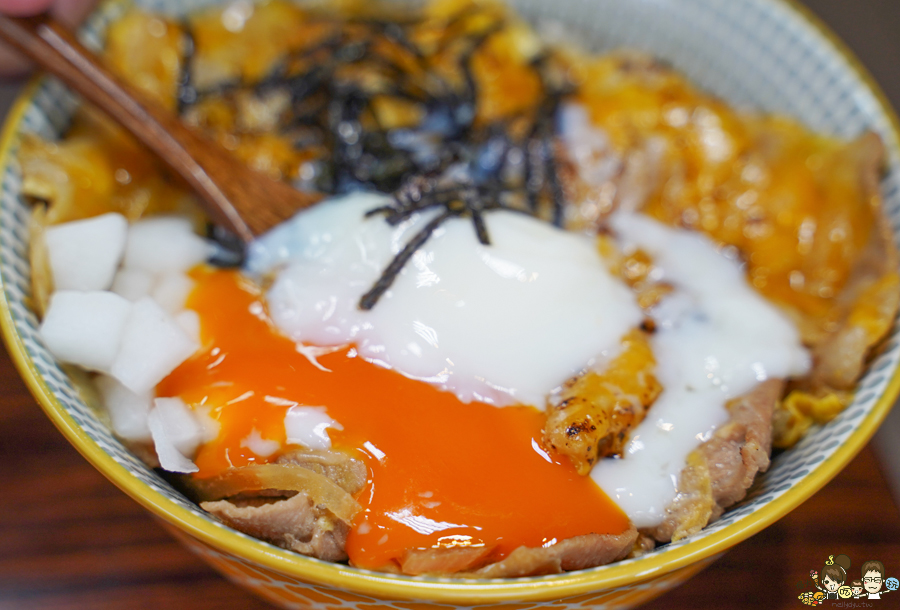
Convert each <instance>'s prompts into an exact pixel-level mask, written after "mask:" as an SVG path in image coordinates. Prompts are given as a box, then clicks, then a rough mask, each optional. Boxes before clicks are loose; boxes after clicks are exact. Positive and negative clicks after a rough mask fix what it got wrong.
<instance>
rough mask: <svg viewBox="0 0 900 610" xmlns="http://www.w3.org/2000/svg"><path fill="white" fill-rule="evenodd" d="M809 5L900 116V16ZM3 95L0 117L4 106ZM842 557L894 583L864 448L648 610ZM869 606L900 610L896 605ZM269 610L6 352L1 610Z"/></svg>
mask: <svg viewBox="0 0 900 610" xmlns="http://www.w3.org/2000/svg"><path fill="white" fill-rule="evenodd" d="M806 3H807V4H808V5H809V6H810V8H811V9H812V10H813V11H815V12H817V13H819V15H820V16H822V17H823V18H824V19H825V20H826V21H827V22H829V23H830V25H831V26H832V27H833V28H835V29H836V30H837V31H838V32H839V34H840V35H841V36H842V37H844V39H845V40H847V42H848V43H849V44H850V46H851V47H852V48H853V49H854V50H855V51H856V52H857V53H858V54H859V55H860V56H861V58H862V59H863V62H864V63H866V64H867V65H868V66H869V68H870V69H871V70H872V71H873V72H874V73H875V76H876V78H878V80H880V81H881V83H882V85H883V86H884V88H885V90H886V92H887V93H888V96H889V97H890V98H892V100H893V102H894V104H895V106H897V105H898V102H900V67H898V64H897V59H898V57H900V37H898V36H897V34H896V33H897V32H898V31H900V2H898V1H897V0H807V1H806ZM3 87H4V86H2V85H0V106H2V105H3V102H2V97H4V95H5V96H7V97H8V95H9V93H10V88H9V85H6V89H5V90H4V88H3ZM0 112H2V111H0ZM897 443H898V444H900V438H898V439H897ZM841 553H843V554H846V555H848V556H850V558H851V559H852V561H853V566H852V567H851V570H850V574H851V576H852V577H855V575H856V574H858V566H859V565H860V564H861V563H862V562H863V561H866V560H868V559H878V560H880V561H882V562H883V563H884V564H885V566H887V571H888V574H887V575H888V576H895V577H900V511H898V509H897V506H896V505H895V504H894V502H893V501H892V497H891V495H890V491H889V489H888V486H887V484H886V481H885V478H884V477H883V475H882V472H881V471H880V469H879V465H878V462H877V461H876V459H875V457H874V454H873V452H872V451H871V449H869V448H866V449H865V450H863V452H862V453H861V454H860V455H859V456H858V457H857V458H856V459H855V460H854V461H853V462H852V463H851V464H850V465H849V466H848V467H847V468H846V469H845V470H844V471H843V472H842V473H841V474H840V475H839V476H838V477H837V478H836V479H834V480H833V481H832V482H831V483H830V484H829V485H827V486H826V487H825V488H824V489H822V490H821V491H820V492H819V493H818V494H816V495H815V496H814V497H813V498H812V499H810V500H809V501H808V502H806V503H805V504H803V505H802V506H801V507H800V508H798V509H797V510H795V511H794V512H793V513H791V514H790V515H788V516H786V517H785V518H783V519H782V520H781V521H779V522H778V523H776V524H775V525H773V526H771V527H769V528H767V529H766V530H765V531H763V532H762V533H760V534H757V535H756V536H755V537H753V538H751V539H750V540H748V541H746V542H744V543H742V544H740V545H738V546H737V547H736V548H734V549H733V550H731V551H730V552H729V553H727V554H726V555H725V556H724V557H723V558H722V559H720V560H719V561H718V562H716V563H715V564H713V566H712V567H710V568H708V569H707V570H705V571H704V572H703V573H701V574H700V575H698V576H696V577H695V578H693V579H692V580H690V581H689V582H688V583H686V584H685V585H683V586H681V587H680V588H678V589H676V590H675V591H673V592H672V593H670V594H668V595H666V596H664V597H663V598H662V599H660V600H657V601H655V602H652V603H651V604H649V607H653V608H660V609H680V608H685V609H687V608H691V609H694V608H703V607H719V608H801V607H804V606H802V605H801V604H800V602H799V601H798V600H797V596H798V595H799V594H800V593H801V592H802V591H808V590H811V588H812V583H811V581H810V580H809V577H808V575H809V571H810V570H814V569H815V570H821V569H822V566H823V562H824V560H825V559H826V558H827V556H828V555H837V554H841ZM894 597H896V598H898V599H893V598H894ZM873 604H874V606H878V607H882V606H883V607H885V608H892V607H894V608H896V607H900V591H898V592H897V593H896V594H893V595H888V596H886V598H885V599H883V600H881V601H878V602H873ZM874 606H873V607H874ZM266 608H270V606H269V605H267V604H265V603H264V602H262V601H259V600H257V599H256V598H254V597H252V596H251V595H250V594H248V593H246V592H244V591H243V590H241V589H239V588H237V587H235V586H233V585H231V584H230V583H229V582H227V581H226V580H224V579H222V578H221V577H219V576H218V575H217V574H216V573H215V572H214V571H213V570H212V569H210V568H208V567H206V565H205V564H204V563H202V562H201V561H200V560H199V559H198V558H196V557H194V556H193V555H192V554H190V553H189V552H188V551H186V550H184V549H183V548H182V547H181V546H179V545H178V544H177V543H175V542H174V541H173V540H172V539H171V538H170V537H169V535H168V534H167V533H166V532H165V531H164V530H163V529H162V528H161V527H160V526H159V525H158V523H157V522H156V521H154V519H152V518H151V517H150V516H149V515H148V513H146V512H145V511H144V510H143V509H141V508H140V507H139V506H138V505H137V504H136V503H135V502H133V501H132V500H131V499H130V498H128V497H127V496H125V494H123V493H122V492H120V491H119V490H118V489H116V488H115V487H114V486H113V485H112V484H111V483H109V482H108V481H106V480H105V479H104V478H103V477H102V476H101V475H100V474H98V473H97V472H96V471H95V470H94V469H93V468H92V467H91V466H90V465H88V463H87V462H86V461H85V460H84V459H83V458H82V457H81V456H80V455H78V453H77V452H76V451H75V450H74V449H73V448H72V447H71V446H70V445H69V444H68V443H67V442H66V441H65V440H64V439H63V437H62V436H61V435H60V434H59V433H58V432H57V431H56V430H55V429H54V428H53V426H52V424H51V423H50V422H49V420H48V419H47V418H46V417H45V416H44V415H43V413H42V412H41V410H40V408H39V407H38V406H37V404H36V403H35V401H34V399H33V398H32V397H31V395H30V394H29V393H28V391H27V389H26V388H25V386H24V384H23V383H22V382H21V380H20V379H19V377H18V374H17V373H16V371H15V370H14V368H13V366H12V365H11V363H10V361H9V359H8V357H7V356H6V353H5V352H4V351H2V350H0V610H51V609H52V610H132V609H134V610H141V609H148V610H151V609H152V610H160V609H165V610H263V609H266Z"/></svg>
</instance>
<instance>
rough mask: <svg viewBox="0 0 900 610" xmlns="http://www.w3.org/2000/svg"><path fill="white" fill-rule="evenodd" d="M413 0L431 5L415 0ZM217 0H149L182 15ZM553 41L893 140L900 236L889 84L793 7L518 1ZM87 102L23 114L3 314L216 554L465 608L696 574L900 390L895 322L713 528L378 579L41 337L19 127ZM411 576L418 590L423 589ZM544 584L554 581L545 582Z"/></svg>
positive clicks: (129, 486) (30, 101)
mask: <svg viewBox="0 0 900 610" xmlns="http://www.w3.org/2000/svg"><path fill="white" fill-rule="evenodd" d="M400 1H402V2H403V3H404V4H410V5H413V4H419V3H418V2H410V1H409V0H400ZM216 3H217V2H214V1H212V0H135V2H134V4H136V5H138V6H141V7H144V8H147V9H150V10H154V11H162V12H165V13H169V14H173V15H180V14H184V13H185V12H187V11H190V10H195V9H196V8H199V7H201V6H207V5H210V4H216ZM512 4H513V5H515V7H516V8H517V9H518V10H519V11H520V12H521V13H522V14H523V15H525V16H526V17H527V18H528V19H529V20H531V21H533V22H534V23H536V24H538V27H539V28H540V29H541V30H543V31H545V32H546V34H547V36H549V37H551V38H553V37H559V39H561V40H568V41H571V40H573V39H576V40H580V41H581V42H582V43H583V44H584V45H586V46H588V47H589V48H591V49H594V50H599V51H602V50H608V49H612V48H616V47H623V46H624V47H630V48H637V49H640V50H644V51H647V52H650V53H652V54H653V55H655V56H657V57H660V58H663V59H665V60H666V61H668V62H670V63H672V64H673V65H674V66H675V67H676V68H678V69H679V70H681V71H682V72H684V73H685V74H687V75H688V76H689V77H690V78H691V79H692V80H693V81H694V82H695V83H697V84H698V85H700V86H701V87H702V88H704V89H706V90H708V91H711V92H713V93H715V94H717V95H719V96H721V97H723V98H725V99H727V100H728V101H730V102H731V103H733V104H737V105H742V106H747V107H751V108H756V109H762V110H765V111H769V112H779V113H784V114H788V115H791V116H793V117H795V118H798V119H800V120H801V121H803V122H804V123H806V124H807V125H809V126H810V127H811V128H813V129H815V130H817V131H821V132H825V133H831V134H835V135H839V136H842V137H853V136H856V135H859V134H860V133H862V132H864V131H866V130H872V131H875V132H876V133H878V134H879V135H880V136H881V138H882V140H883V141H884V142H885V144H886V147H887V151H888V158H887V162H888V167H887V172H886V174H885V177H884V179H883V182H882V191H883V196H884V205H885V210H886V213H887V215H888V216H889V218H890V221H891V225H892V226H893V227H895V228H894V234H895V240H896V241H900V237H898V235H900V233H898V229H897V228H896V227H897V226H898V225H900V188H898V187H900V182H898V181H900V144H898V135H897V131H896V129H895V127H894V125H895V122H894V117H893V114H892V112H891V110H890V109H889V108H888V107H887V105H886V103H885V102H884V101H883V100H884V98H883V96H881V94H880V93H879V91H878V89H877V86H876V85H874V83H873V82H872V81H871V79H870V78H869V77H868V76H867V75H866V74H865V73H863V72H861V71H860V69H859V67H858V66H857V65H856V63H855V60H853V59H852V57H850V56H849V55H847V54H846V52H844V51H842V50H841V48H839V46H836V45H835V43H834V42H833V41H832V40H830V39H829V36H828V35H827V34H825V33H823V32H822V31H821V30H820V29H819V28H818V27H817V26H816V25H815V24H814V23H812V22H811V21H809V20H808V19H807V18H805V17H804V16H803V15H802V14H801V13H800V12H798V10H797V9H795V8H793V7H792V6H791V5H789V4H787V3H785V2H781V1H778V0H730V1H729V2H721V1H720V0H631V1H629V2H622V1H621V0H570V1H564V0H556V1H555V2H544V1H542V0H514V1H513V2H512ZM126 7H127V3H126V2H121V1H112V2H107V3H105V4H103V5H102V6H101V8H100V9H98V11H97V12H96V13H95V14H94V15H93V16H92V18H91V19H90V20H89V22H88V24H87V25H86V26H85V28H84V30H83V35H84V37H85V40H86V42H87V43H88V44H89V45H92V46H98V45H99V44H100V41H101V40H102V32H103V31H104V29H105V26H106V24H108V23H109V21H110V20H112V19H115V18H116V17H117V16H119V15H121V14H122V12H123V11H124V10H125V9H126ZM76 103H77V102H76V100H75V99H74V98H73V97H72V96H71V95H70V94H69V93H68V92H66V90H65V89H64V88H63V87H62V86H60V85H59V83H58V82H56V81H54V80H52V79H42V80H40V81H37V82H35V83H33V85H32V86H31V87H30V88H29V90H28V91H27V92H26V94H25V95H24V96H23V99H22V100H21V101H20V103H19V105H18V106H17V108H16V110H15V111H14V112H13V114H12V115H11V117H10V119H9V121H8V123H7V127H6V131H5V134H4V139H3V143H2V157H0V171H2V176H3V182H2V190H0V282H2V287H3V290H2V302H0V323H2V326H3V330H4V335H5V339H6V341H7V345H8V347H9V350H10V353H11V354H12V356H13V358H14V360H15V361H16V363H17V365H18V366H19V368H20V370H21V371H22V373H23V376H24V377H25V378H26V381H27V382H28V383H29V385H30V387H31V388H32V390H33V391H34V392H35V395H36V396H37V397H38V399H39V401H40V402H41V404H42V406H43V408H44V409H45V410H46V411H47V413H48V415H49V416H50V417H51V419H53V421H54V423H56V425H57V426H58V427H60V429H61V430H62V431H63V432H64V433H65V434H66V436H67V437H68V438H69V439H70V441H72V443H73V444H74V445H75V446H76V448H78V449H79V451H81V452H82V453H83V454H84V455H85V456H86V457H87V458H88V459H89V460H90V461H91V462H93V463H94V465H95V466H97V467H98V468H99V469H100V470H101V471H102V472H103V473H104V474H105V475H106V476H107V477H109V478H110V479H111V480H113V482H114V483H116V484H117V485H119V486H120V487H121V488H122V489H123V490H125V491H126V492H127V493H129V494H130V495H132V496H133V497H135V499H137V500H138V501H139V502H141V503H142V504H143V505H144V506H146V507H147V508H148V509H150V510H151V511H153V512H154V513H156V514H157V515H159V516H161V517H162V518H164V519H165V520H167V521H168V522H170V523H172V524H173V525H175V526H177V527H179V528H182V529H183V530H185V531H186V532H188V533H190V534H192V535H194V536H196V537H197V538H200V539H201V540H203V541H205V542H207V543H208V544H211V545H212V546H214V547H217V548H220V549H222V550H226V551H228V552H231V553H235V554H238V555H239V556H242V557H245V558H247V559H249V560H251V561H255V562H257V563H261V564H263V565H265V566H268V567H271V568H274V569H277V570H281V571H283V572H285V573H288V574H292V575H295V576H297V577H300V578H303V579H306V580H315V581H318V582H322V583H325V584H329V583H330V584H339V585H340V586H341V587H343V588H347V589H351V590H358V591H366V592H372V593H377V594H380V595H385V596H395V597H405V598H419V599H436V598H441V599H446V600H448V601H450V600H454V601H464V600H465V599H467V598H470V599H471V598H472V597H471V596H473V595H478V596H480V597H479V599H482V600H484V599H486V597H485V596H488V597H495V598H496V599H500V598H504V599H507V598H508V599H512V598H519V599H524V598H531V599H537V598H546V599H549V598H553V597H559V596H560V595H562V594H564V593H572V594H574V593H578V592H580V591H586V590H588V589H589V588H593V589H598V588H602V587H604V586H616V585H620V584H623V583H626V582H634V581H637V580H640V579H642V578H646V577H648V576H649V575H650V574H654V573H660V572H666V571H669V570H673V569H676V568H679V567H683V566H685V565H688V564H690V563H693V562H695V561H698V560H699V559H702V558H705V557H709V556H711V555H713V554H715V553H717V552H720V551H722V550H724V549H725V548H727V547H728V546H731V545H732V544H734V543H736V542H737V541H739V540H742V539H744V538H746V537H748V536H750V535H752V534H753V533H755V532H756V531H759V530H760V529H762V528H763V527H765V526H766V525H767V524H769V523H771V522H773V521H774V520H776V519H777V518H779V517H780V516H782V515H783V514H785V513H787V512H789V511H790V510H791V509H792V508H794V507H795V506H796V505H797V504H799V503H800V502H802V501H803V500H804V499H806V498H807V497H809V496H810V495H811V494H812V493H814V492H815V491H816V490H817V489H818V488H819V487H821V486H822V485H824V484H825V483H826V482H827V481H828V480H829V479H830V478H831V477H833V476H834V475H835V474H836V473H837V472H838V471H839V470H840V468H841V467H843V465H844V464H846V462H847V461H849V460H850V459H851V458H852V457H853V455H855V453H856V452H857V451H858V450H859V449H860V448H861V447H862V446H863V445H864V444H865V442H866V441H867V440H868V438H869V437H870V436H871V434H872V433H873V432H874V430H875V428H876V427H877V425H878V424H879V423H880V421H881V419H882V418H883V417H884V416H885V415H886V413H887V411H888V410H889V408H890V406H891V405H892V403H893V400H894V398H895V396H896V394H897V390H898V385H900V379H898V374H897V365H898V359H900V340H898V338H897V332H898V331H897V329H896V328H895V329H894V330H893V331H892V333H891V335H890V336H889V337H888V339H887V340H886V342H885V344H884V345H883V347H882V348H881V350H880V352H879V355H878V356H877V357H876V358H875V360H874V361H873V363H872V364H871V366H870V368H869V370H868V372H867V373H866V375H865V377H864V378H863V379H862V381H861V382H860V384H859V386H858V391H857V394H856V397H855V399H854V401H853V404H852V405H851V406H850V407H848V408H847V409H846V411H844V412H843V413H842V414H841V415H840V416H839V417H838V418H836V419H835V420H834V421H832V422H831V423H829V424H828V425H826V426H823V427H818V428H814V429H812V430H811V431H810V433H809V434H807V436H806V437H805V438H804V439H803V440H802V441H801V442H800V443H799V444H798V445H797V446H796V447H794V448H793V449H791V450H790V451H787V452H784V453H782V454H781V455H778V456H777V457H776V458H775V459H774V461H773V464H772V467H771V469H770V470H769V472H768V473H767V474H766V475H764V476H762V477H760V479H759V480H758V481H757V483H756V485H755V486H754V487H753V489H752V490H751V493H750V494H749V495H748V497H747V499H746V500H745V501H744V502H742V503H741V504H739V505H738V506H737V507H735V508H734V509H732V510H731V511H729V512H728V513H726V514H725V516H724V517H723V518H722V519H721V520H719V521H718V522H716V523H715V524H713V525H711V526H709V527H707V528H706V529H705V530H703V531H702V532H700V533H699V534H697V535H695V536H692V537H690V538H687V539H684V540H682V541H679V542H676V543H672V544H669V545H666V546H664V547H661V548H658V549H657V550H655V551H654V552H652V553H650V554H649V555H647V556H645V557H642V558H640V559H636V560H628V561H624V562H619V563H617V564H614V565H610V566H604V567H601V568H595V569H592V570H586V571H583V572H579V573H572V574H564V575H559V576H549V577H536V578H529V579H518V580H513V581H500V582H493V583H491V582H486V581H483V582H476V583H459V582H453V581H444V580H442V579H434V578H423V577H418V578H410V577H395V576H385V575H378V574H372V573H367V572H365V571H363V570H355V569H351V568H347V567H346V566H337V565H333V564H328V563H325V562H320V561H317V560H314V559H309V558H304V557H300V556H297V555H294V554H292V553H289V552H287V551H283V550H281V549H278V548H276V547H274V546H271V545H268V544H266V543H264V542H260V541H257V540H255V539H252V538H250V537H248V536H245V535H244V534H241V533H239V532H235V531H233V530H230V529H229V528H227V527H225V526H224V525H222V524H221V523H219V522H218V521H217V520H215V519H214V518H212V517H210V516H208V515H206V514H205V513H203V512H202V511H200V510H199V509H198V508H197V507H196V506H195V505H194V504H192V503H191V502H189V501H187V500H186V499H185V498H184V497H183V496H181V495H180V494H179V493H177V492H175V491H174V490H173V489H172V488H171V487H170V486H169V485H168V484H167V483H166V482H165V481H163V480H162V479H161V478H160V477H159V476H158V475H157V474H156V473H154V472H153V471H152V470H150V469H148V468H147V467H146V466H145V465H144V464H143V463H142V462H141V461H140V460H138V459H137V458H135V457H134V456H133V455H132V454H131V453H129V452H128V451H127V450H126V449H125V448H124V447H123V446H122V445H121V444H120V443H119V442H118V441H117V440H116V439H115V438H114V437H113V436H112V435H111V434H110V432H109V429H108V427H107V426H106V424H105V423H104V421H103V419H102V416H98V414H97V411H96V410H95V408H94V407H95V406H96V405H95V404H94V403H93V401H92V400H91V398H90V393H89V392H86V391H85V390H84V387H83V385H82V384H80V383H79V382H77V381H76V380H75V379H74V378H73V377H72V376H70V375H69V374H67V372H66V371H65V370H63V369H62V368H60V367H59V366H58V365H57V364H56V363H55V362H54V360H53V358H52V357H51V356H50V354H49V353H48V352H47V350H46V349H45V348H44V346H43V345H42V344H41V341H40V339H39V337H38V335H37V332H36V329H37V325H38V321H37V318H36V317H35V315H34V313H33V312H32V311H31V309H30V307H29V299H30V292H31V289H30V270H29V265H28V249H27V234H28V231H27V225H28V208H27V205H26V204H25V203H24V202H23V201H22V200H21V199H20V197H19V192H20V186H21V175H20V172H19V169H18V167H17V164H16V162H15V152H16V149H17V146H18V138H19V134H20V133H22V132H36V133H38V134H40V135H42V136H44V137H47V138H56V137H59V136H61V135H62V134H63V133H64V132H65V128H66V125H67V123H68V120H69V117H70V115H71V112H72V110H73V109H74V107H75V105H76ZM410 583H414V586H412V587H410V586H409V585H410ZM536 583H541V584H542V586H541V587H535V586H534V585H535V584H536Z"/></svg>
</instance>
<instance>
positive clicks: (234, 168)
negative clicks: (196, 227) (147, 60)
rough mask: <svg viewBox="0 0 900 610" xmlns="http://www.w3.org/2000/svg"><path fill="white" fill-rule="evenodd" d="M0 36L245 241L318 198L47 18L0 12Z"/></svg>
mask: <svg viewBox="0 0 900 610" xmlns="http://www.w3.org/2000/svg"><path fill="white" fill-rule="evenodd" d="M0 38H2V39H3V40H5V41H6V42H8V43H10V44H11V45H13V46H14V47H16V48H17V49H18V50H20V51H21V52H22V53H23V54H25V55H26V56H28V57H29V58H30V59H32V60H33V61H35V62H36V63H37V64H39V65H40V66H41V67H43V68H44V69H46V70H47V71H48V72H51V73H52V74H54V75H55V76H57V77H58V78H59V79H60V80H62V81H63V82H64V83H66V84H67V85H68V86H69V87H71V88H72V89H73V90H75V91H76V92H77V93H79V94H81V96H83V97H84V98H85V99H86V100H88V101H90V102H91V103H93V104H95V105H96V106H98V107H99V108H101V109H102V110H104V111H105V112H107V113H108V114H109V115H110V116H111V117H112V118H113V119H114V120H115V121H117V122H118V123H119V124H120V125H122V126H123V127H124V128H125V129H127V130H128V131H130V132H131V134H132V135H134V136H135V137H136V138H137V139H138V140H139V141H140V142H141V143H142V144H144V145H145V146H147V147H148V148H149V149H150V150H151V151H153V152H154V153H156V154H157V155H158V156H159V157H160V159H161V160H163V161H164V162H165V163H166V164H167V165H168V166H169V167H170V168H171V169H172V170H173V171H174V172H175V173H176V174H178V175H179V176H181V177H182V178H183V179H184V180H185V181H186V182H187V183H188V184H189V185H190V186H191V187H192V188H193V189H194V191H195V192H196V194H197V195H198V196H199V197H200V199H201V202H202V203H203V204H204V207H205V208H206V211H207V212H208V213H209V214H210V216H211V217H212V219H213V221H214V222H216V223H217V224H220V225H222V226H223V227H225V228H227V229H229V230H230V231H232V232H234V233H235V234H236V235H237V236H238V237H240V238H241V239H242V240H244V241H245V242H248V241H250V240H251V239H253V237H254V235H259V234H261V233H263V232H265V231H266V230H268V229H270V228H271V227H273V226H275V225H276V224H278V223H279V222H281V221H282V220H285V219H287V218H289V217H290V216H291V215H293V213H294V212H295V211H296V210H297V209H299V208H301V207H305V206H307V205H310V204H311V203H313V202H314V201H315V200H316V199H317V198H316V197H315V196H313V195H309V194H304V193H300V192H298V191H296V190H294V189H293V188H291V187H290V186H289V185H287V184H284V183H282V182H278V181H276V180H272V179H269V178H268V177H266V176H264V175H262V174H260V173H258V172H255V171H253V170H251V169H249V168H248V167H246V166H245V165H243V164H242V163H240V162H239V161H238V160H237V159H236V158H235V157H234V156H232V155H231V154H230V153H229V152H228V151H226V150H225V149H224V148H222V147H221V146H219V145H218V144H216V143H214V142H212V141H211V140H209V139H207V138H205V137H203V136H202V135H200V134H198V133H196V132H194V131H192V130H191V129H189V128H188V127H186V126H185V125H184V124H183V123H182V122H181V121H180V119H179V118H178V117H177V116H176V115H174V114H172V113H170V112H168V111H167V110H166V109H164V108H162V107H161V106H159V105H158V104H156V103H155V102H153V101H152V100H148V99H147V98H146V97H145V96H143V95H142V94H140V93H139V92H136V91H135V90H134V89H132V88H131V87H129V86H128V85H126V84H125V83H124V82H122V81H121V80H119V79H118V78H117V77H116V76H114V75H113V74H112V73H111V72H110V71H109V70H108V69H107V68H106V67H105V66H104V65H103V64H101V63H100V62H99V61H98V59H97V57H96V56H94V55H93V54H92V53H91V52H90V51H88V50H87V49H85V48H84V47H83V46H82V45H81V44H80V43H79V42H78V41H77V40H76V39H75V37H74V35H72V34H71V33H70V32H69V31H68V30H66V29H65V28H64V27H63V26H61V25H60V24H59V23H57V22H56V21H54V20H53V19H52V18H50V17H48V16H46V15H40V16H37V17H26V18H14V17H8V16H4V15H0Z"/></svg>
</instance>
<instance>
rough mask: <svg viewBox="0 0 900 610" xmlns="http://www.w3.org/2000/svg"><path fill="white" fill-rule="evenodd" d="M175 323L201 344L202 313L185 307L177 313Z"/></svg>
mask: <svg viewBox="0 0 900 610" xmlns="http://www.w3.org/2000/svg"><path fill="white" fill-rule="evenodd" d="M174 319H175V323H176V324H178V326H180V327H181V330H183V331H184V332H185V333H187V336H188V337H190V338H191V340H193V341H194V342H195V343H197V344H198V345H199V344H200V314H199V313H197V312H196V311H194V310H193V309H183V310H181V311H179V312H178V313H176V314H175V316H174Z"/></svg>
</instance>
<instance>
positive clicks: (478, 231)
mask: <svg viewBox="0 0 900 610" xmlns="http://www.w3.org/2000/svg"><path fill="white" fill-rule="evenodd" d="M469 213H470V214H471V215H472V224H473V225H475V235H476V236H477V237H478V241H479V242H480V243H481V244H482V245H483V246H490V245H491V237H490V235H488V231H487V226H485V224H484V214H482V213H481V210H479V209H475V208H469Z"/></svg>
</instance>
